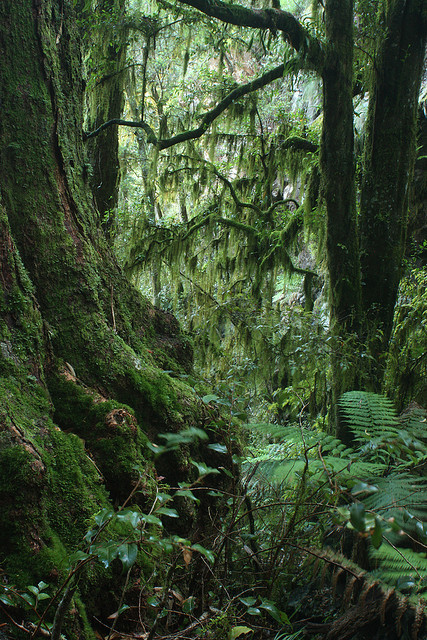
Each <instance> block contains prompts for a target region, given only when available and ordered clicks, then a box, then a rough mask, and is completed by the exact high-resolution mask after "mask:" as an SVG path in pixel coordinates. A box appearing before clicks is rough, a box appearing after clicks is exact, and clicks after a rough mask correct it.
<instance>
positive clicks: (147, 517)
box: [141, 513, 163, 527]
mask: <svg viewBox="0 0 427 640" xmlns="http://www.w3.org/2000/svg"><path fill="white" fill-rule="evenodd" d="M141 520H143V521H144V522H146V523H147V524H156V525H158V526H159V527H163V524H162V521H161V520H160V518H158V517H157V516H153V515H152V514H151V513H143V514H142V515H141Z"/></svg>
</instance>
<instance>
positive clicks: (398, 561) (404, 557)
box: [370, 544, 427, 592]
mask: <svg viewBox="0 0 427 640" xmlns="http://www.w3.org/2000/svg"><path fill="white" fill-rule="evenodd" d="M370 555H371V559H372V560H374V561H375V562H376V563H378V565H379V569H377V570H375V571H374V572H373V574H375V573H376V574H377V575H378V576H379V577H380V578H381V580H383V581H384V582H388V583H389V584H393V585H396V586H397V588H399V585H401V584H402V582H403V580H404V581H405V582H407V583H410V582H412V581H413V582H414V585H413V586H417V585H419V588H421V590H422V591H424V592H425V591H426V589H427V587H426V586H424V587H423V586H422V585H423V583H424V584H425V583H426V582H427V557H426V554H425V553H418V552H416V551H412V550H411V549H397V548H396V547H392V546H391V545H389V544H383V545H381V547H380V548H379V549H372V551H371V554H370Z"/></svg>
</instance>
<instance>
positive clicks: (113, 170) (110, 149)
mask: <svg viewBox="0 0 427 640" xmlns="http://www.w3.org/2000/svg"><path fill="white" fill-rule="evenodd" d="M124 4H125V3H124V0H102V1H101V2H98V3H97V4H96V10H95V11H94V10H91V11H90V12H82V16H83V24H84V23H85V21H86V22H89V21H90V20H94V19H95V21H96V22H95V25H94V27H93V28H92V29H91V30H90V31H89V35H88V36H87V37H86V39H84V42H85V43H86V47H87V48H88V49H89V50H90V57H89V61H90V62H89V65H88V67H89V73H88V76H89V77H88V86H87V91H86V102H87V123H86V128H87V130H88V131H93V130H94V129H97V128H98V127H99V126H100V125H101V124H102V123H103V122H107V121H108V120H111V119H113V118H120V117H121V115H122V112H123V106H124V85H125V79H126V73H127V70H126V40H127V29H126V27H125V26H124V20H123V12H124ZM89 13H90V15H89ZM88 38H89V41H88ZM87 148H88V153H89V158H90V163H91V165H92V175H91V178H90V182H91V186H92V191H93V195H94V198H95V202H96V206H97V208H98V211H99V215H100V218H101V224H102V228H103V229H104V231H105V233H106V234H107V237H113V236H114V234H115V222H116V220H115V218H116V211H115V210H116V207H117V199H118V186H119V179H120V165H119V155H118V152H119V141H118V127H117V126H112V127H108V128H107V129H106V130H105V131H103V132H102V133H101V134H100V135H99V136H97V137H95V138H91V139H90V140H88V144H87Z"/></svg>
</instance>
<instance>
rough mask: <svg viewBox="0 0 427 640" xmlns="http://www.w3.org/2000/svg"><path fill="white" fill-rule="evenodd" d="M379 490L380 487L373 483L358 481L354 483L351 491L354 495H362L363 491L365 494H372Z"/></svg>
mask: <svg viewBox="0 0 427 640" xmlns="http://www.w3.org/2000/svg"><path fill="white" fill-rule="evenodd" d="M377 491H378V487H376V486H375V485H373V484H367V483H366V482H358V483H357V484H356V485H354V487H353V489H352V490H351V493H352V494H353V495H354V496H357V495H360V494H361V493H363V494H365V495H371V494H372V493H376V492H377Z"/></svg>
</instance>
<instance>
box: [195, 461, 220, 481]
mask: <svg viewBox="0 0 427 640" xmlns="http://www.w3.org/2000/svg"><path fill="white" fill-rule="evenodd" d="M191 464H194V466H195V467H196V468H197V471H198V472H199V477H202V476H208V475H209V474H211V473H219V471H218V469H215V468H214V467H208V465H207V464H205V463H204V462H195V461H194V460H192V461H191Z"/></svg>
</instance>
